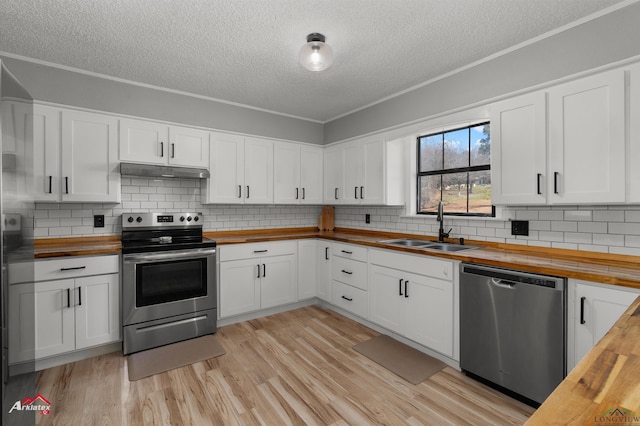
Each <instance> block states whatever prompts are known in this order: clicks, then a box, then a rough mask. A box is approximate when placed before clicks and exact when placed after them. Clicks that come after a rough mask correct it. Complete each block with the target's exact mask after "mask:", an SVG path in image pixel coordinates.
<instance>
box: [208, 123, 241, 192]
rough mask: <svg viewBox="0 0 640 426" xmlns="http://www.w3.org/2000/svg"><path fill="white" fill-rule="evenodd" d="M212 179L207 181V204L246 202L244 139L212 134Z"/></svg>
mask: <svg viewBox="0 0 640 426" xmlns="http://www.w3.org/2000/svg"><path fill="white" fill-rule="evenodd" d="M210 161H211V165H210V169H211V170H210V172H211V178H209V179H207V191H206V194H207V195H206V196H207V199H206V202H207V203H220V204H242V203H243V202H244V197H243V194H244V138H243V137H242V136H238V135H232V134H228V133H212V134H211V155H210Z"/></svg>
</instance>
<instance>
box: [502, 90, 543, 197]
mask: <svg viewBox="0 0 640 426" xmlns="http://www.w3.org/2000/svg"><path fill="white" fill-rule="evenodd" d="M546 121H547V119H546V93H545V92H536V93H532V94H528V95H524V96H518V97H516V98H512V99H507V100H505V101H502V102H498V103H496V104H493V105H492V106H491V139H492V140H491V144H492V145H493V147H492V149H491V184H492V185H493V190H492V195H491V198H492V201H493V203H494V204H502V205H518V204H544V203H546V201H547V188H546V184H545V179H546V165H547V159H546V157H547V152H546V149H547V148H546V146H547V127H546Z"/></svg>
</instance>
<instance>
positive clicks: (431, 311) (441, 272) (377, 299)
mask: <svg viewBox="0 0 640 426" xmlns="http://www.w3.org/2000/svg"><path fill="white" fill-rule="evenodd" d="M453 279H454V276H453V262H452V261H449V260H441V259H435V258H430V257H427V256H413V255H406V254H400V253H397V252H395V253H394V252H390V251H383V250H370V251H369V320H370V321H371V322H374V323H376V324H378V325H380V326H382V327H385V328H387V329H389V330H391V331H393V332H396V333H398V334H400V335H402V336H405V337H406V338H408V339H410V340H413V341H414V342H416V343H419V344H421V345H423V346H426V347H428V348H430V349H433V350H434V351H437V352H440V353H441V354H443V355H446V356H448V357H450V358H452V357H453V356H454V340H455V339H454V283H453Z"/></svg>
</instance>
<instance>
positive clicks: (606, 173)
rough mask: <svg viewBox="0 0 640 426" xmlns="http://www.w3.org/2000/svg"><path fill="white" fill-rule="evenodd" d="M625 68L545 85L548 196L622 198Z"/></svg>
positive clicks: (560, 199)
mask: <svg viewBox="0 0 640 426" xmlns="http://www.w3.org/2000/svg"><path fill="white" fill-rule="evenodd" d="M624 90H625V83H624V71H623V70H614V71H610V72H606V73H602V74H598V75H594V76H591V77H587V78H583V79H580V80H576V81H573V82H570V83H566V84H562V85H559V86H555V87H552V88H551V89H549V157H548V158H549V160H548V161H549V163H548V164H549V167H548V173H549V178H550V179H549V188H550V192H549V200H550V201H551V202H552V203H562V204H567V203H618V202H624V201H625V94H624Z"/></svg>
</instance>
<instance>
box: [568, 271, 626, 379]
mask: <svg viewBox="0 0 640 426" xmlns="http://www.w3.org/2000/svg"><path fill="white" fill-rule="evenodd" d="M575 294H576V297H575V300H574V309H573V312H574V313H575V318H570V319H569V323H570V324H571V323H573V326H574V330H575V333H574V339H575V357H574V358H575V359H574V365H575V364H578V362H580V360H581V359H582V358H583V357H584V356H585V355H586V354H587V352H589V351H590V350H591V348H593V347H594V346H595V345H596V343H598V341H599V340H600V339H601V338H602V337H603V336H604V335H605V334H607V332H608V331H609V329H611V327H612V326H613V324H614V323H615V322H616V321H617V320H618V318H620V316H621V315H622V314H623V313H624V311H626V310H627V308H628V307H629V306H630V305H631V303H632V302H633V301H634V300H635V299H636V297H638V293H637V292H632V291H625V290H621V289H619V288H605V287H598V286H594V285H589V284H588V283H586V282H584V281H577V282H576V292H575ZM568 364H570V360H569V361H568ZM567 368H568V369H571V368H572V365H568V366H567Z"/></svg>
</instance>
